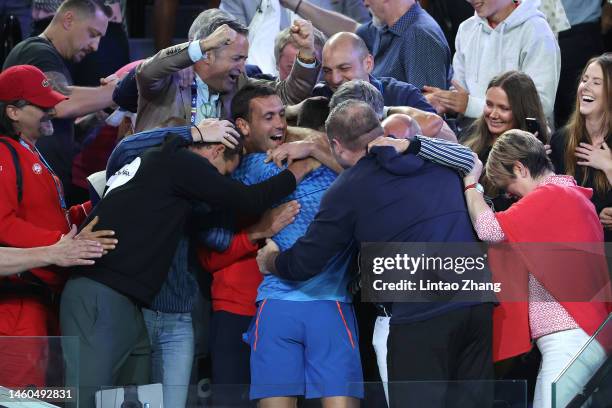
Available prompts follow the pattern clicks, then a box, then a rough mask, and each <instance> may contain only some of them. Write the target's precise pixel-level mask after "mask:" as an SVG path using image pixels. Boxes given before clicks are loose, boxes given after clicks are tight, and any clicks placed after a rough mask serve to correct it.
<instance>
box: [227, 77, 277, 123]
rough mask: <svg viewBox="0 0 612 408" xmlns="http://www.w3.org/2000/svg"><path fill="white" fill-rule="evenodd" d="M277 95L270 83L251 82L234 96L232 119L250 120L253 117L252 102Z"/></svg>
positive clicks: (262, 81) (261, 81) (263, 81)
mask: <svg viewBox="0 0 612 408" xmlns="http://www.w3.org/2000/svg"><path fill="white" fill-rule="evenodd" d="M272 95H276V90H275V89H274V87H273V86H272V85H270V82H269V81H265V80H251V81H249V83H248V84H247V85H246V86H244V87H243V88H242V89H240V90H239V91H238V93H236V95H234V98H233V99H232V107H231V109H232V119H233V120H234V121H235V120H236V119H238V118H242V119H244V120H247V121H248V120H249V117H250V115H251V100H252V99H255V98H262V97H266V96H272Z"/></svg>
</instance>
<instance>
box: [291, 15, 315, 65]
mask: <svg viewBox="0 0 612 408" xmlns="http://www.w3.org/2000/svg"><path fill="white" fill-rule="evenodd" d="M290 31H291V38H292V39H293V41H294V42H295V44H296V45H297V48H298V50H299V56H300V57H301V58H303V59H313V58H314V50H315V47H314V33H313V28H312V23H311V22H310V21H307V20H302V19H296V20H295V21H294V22H293V25H292V26H291V28H290Z"/></svg>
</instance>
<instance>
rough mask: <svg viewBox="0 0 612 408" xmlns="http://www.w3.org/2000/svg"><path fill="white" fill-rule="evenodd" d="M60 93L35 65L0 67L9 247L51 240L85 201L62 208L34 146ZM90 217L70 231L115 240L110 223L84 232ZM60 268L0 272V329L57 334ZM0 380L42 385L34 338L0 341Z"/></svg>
mask: <svg viewBox="0 0 612 408" xmlns="http://www.w3.org/2000/svg"><path fill="white" fill-rule="evenodd" d="M64 100H66V97H65V96H63V95H62V94H60V93H58V92H56V91H54V90H53V88H52V86H51V84H50V81H49V79H48V78H47V77H46V76H45V75H44V74H43V73H42V71H40V70H39V69H38V68H36V67H34V66H31V65H17V66H14V67H11V68H9V69H7V70H5V71H4V72H2V74H0V144H2V145H1V146H0V195H1V196H2V200H0V245H3V246H9V247H16V248H32V247H40V246H47V245H51V244H54V243H56V242H58V241H59V240H60V239H61V238H62V236H64V235H65V234H67V233H68V232H69V231H70V229H71V224H73V223H80V222H81V221H82V220H83V219H84V218H85V217H86V215H87V212H89V211H90V209H91V205H90V204H89V203H86V204H83V205H79V206H74V207H72V208H69V207H68V206H67V205H66V200H65V197H64V192H63V187H62V182H61V180H60V179H59V178H58V176H57V175H56V174H55V173H54V172H53V169H52V168H51V166H49V164H48V162H47V161H46V160H45V158H44V156H43V155H41V154H40V152H39V151H38V149H37V148H36V145H37V142H38V141H39V140H40V139H41V138H43V137H47V136H49V135H51V134H52V133H53V125H52V123H51V119H52V118H53V117H54V114H55V109H54V108H55V106H56V105H57V104H59V103H61V102H63V101H64ZM96 222H97V221H96V220H94V222H92V224H90V225H88V226H87V227H85V228H84V229H83V231H81V232H80V233H79V234H78V235H76V236H75V239H90V240H96V241H99V242H100V243H101V244H102V245H103V247H104V249H106V250H110V249H113V248H114V245H115V243H116V240H115V239H113V238H106V236H108V235H112V233H111V232H110V231H98V232H95V233H92V227H93V225H95V223H96ZM65 278H66V275H65V273H63V272H62V271H61V270H60V269H56V268H36V269H32V270H31V271H29V272H26V273H22V274H20V275H19V276H16V277H11V278H2V279H0V315H1V316H2V319H0V335H1V336H48V335H55V334H57V316H56V314H55V311H54V300H55V299H56V298H57V294H58V293H59V291H60V290H61V288H62V286H63V284H64V281H65ZM0 350H1V351H0V361H2V366H1V368H0V384H2V385H4V386H16V387H21V386H25V385H28V384H36V385H44V384H45V375H46V372H45V371H46V367H45V364H44V363H41V362H39V360H44V354H43V353H44V352H45V350H44V347H43V344H42V343H41V342H40V341H34V343H32V340H27V339H20V341H19V342H17V343H15V347H6V344H5V346H3V347H1V348H0Z"/></svg>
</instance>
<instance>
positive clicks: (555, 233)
mask: <svg viewBox="0 0 612 408" xmlns="http://www.w3.org/2000/svg"><path fill="white" fill-rule="evenodd" d="M591 195H592V190H591V189H587V188H583V187H578V186H575V187H566V186H559V185H553V184H546V185H543V186H540V187H538V188H536V189H535V190H534V191H532V192H531V193H529V195H527V196H525V197H524V198H523V199H521V200H520V201H518V202H517V203H515V204H514V205H512V207H510V208H509V209H508V210H506V211H502V212H499V213H497V214H496V217H497V219H498V221H499V223H500V226H501V228H502V230H503V231H504V234H505V236H506V240H507V241H508V242H509V243H510V244H516V245H510V246H505V247H503V249H502V250H501V251H498V252H495V250H494V251H493V253H492V254H491V256H490V257H489V259H490V261H491V267H492V270H493V272H494V276H495V279H496V280H498V281H502V289H503V288H509V287H510V286H514V287H515V288H517V290H522V293H525V294H526V293H527V285H528V275H529V274H532V275H533V276H534V277H536V278H537V279H538V280H539V281H540V283H542V285H543V286H544V288H546V290H547V291H548V292H549V293H550V294H551V295H553V297H555V299H557V301H558V302H559V303H560V304H561V305H562V306H563V307H564V308H565V309H566V310H567V312H568V313H569V314H570V315H571V316H572V318H573V319H574V320H575V321H576V323H577V324H578V326H580V328H582V329H583V330H584V331H585V332H586V333H587V334H588V335H589V336H592V335H593V334H594V333H595V331H596V330H597V328H598V327H599V325H601V324H602V323H603V321H604V320H605V319H606V317H607V316H608V313H610V311H612V307H611V303H610V302H609V301H610V299H611V294H610V293H611V292H610V280H609V276H608V270H607V265H606V262H605V252H604V246H603V231H602V227H601V223H600V221H599V217H598V216H597V213H596V212H595V208H594V207H593V204H592V203H591V202H590V200H589V199H590V197H591ZM506 251H507V252H506ZM500 269H501V272H502V273H500ZM500 276H501V278H502V279H499V277H500ZM504 278H505V282H504V281H503V280H504ZM521 288H522V289H521ZM505 290H506V289H504V291H505ZM505 296H508V295H505ZM587 300H589V301H587ZM528 313H529V311H528V304H527V302H504V301H503V300H502V303H501V305H500V306H499V307H497V308H496V309H495V312H494V314H493V357H494V360H495V361H498V360H503V359H506V358H510V357H513V356H515V355H519V354H522V353H525V352H527V351H529V350H530V349H531V336H530V331H529V316H528ZM599 340H600V342H602V341H605V342H607V340H605V339H599ZM602 345H603V346H604V347H605V348H608V347H609V346H610V345H609V344H602Z"/></svg>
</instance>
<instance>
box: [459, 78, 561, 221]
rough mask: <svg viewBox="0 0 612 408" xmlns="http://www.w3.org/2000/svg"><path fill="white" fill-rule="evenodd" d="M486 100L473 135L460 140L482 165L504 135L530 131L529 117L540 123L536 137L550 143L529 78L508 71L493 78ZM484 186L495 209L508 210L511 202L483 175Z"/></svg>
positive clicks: (533, 86) (536, 93)
mask: <svg viewBox="0 0 612 408" xmlns="http://www.w3.org/2000/svg"><path fill="white" fill-rule="evenodd" d="M485 98H486V101H485V107H484V109H483V112H482V115H481V116H480V118H478V119H477V120H476V121H475V122H474V125H473V131H472V132H471V133H470V135H469V136H468V137H467V138H466V139H465V140H463V141H461V143H462V144H464V145H466V146H467V147H469V148H470V149H472V151H474V152H475V153H476V154H477V155H478V158H479V159H480V160H481V161H482V162H483V163H486V162H487V158H488V156H489V152H490V151H491V147H492V146H493V143H495V140H496V139H497V138H498V137H499V136H500V135H501V134H502V133H504V132H505V131H507V130H510V129H521V130H528V127H527V120H526V119H527V118H534V119H536V120H537V121H538V123H539V127H540V131H539V132H538V135H537V136H538V138H539V139H540V140H541V141H542V142H543V143H544V144H546V143H548V140H549V131H548V126H547V125H546V117H545V115H544V110H543V109H542V102H541V101H540V97H539V96H538V91H537V89H536V87H535V84H534V83H533V80H532V79H531V78H530V77H529V75H527V74H525V73H523V72H519V71H508V72H505V73H503V74H501V75H499V76H497V77H495V78H493V79H492V80H491V82H490V83H489V86H488V88H487V92H486V95H485ZM481 183H482V184H483V185H484V188H485V192H486V194H487V195H488V196H489V197H492V198H493V203H494V204H495V208H496V209H498V210H505V209H506V208H508V207H509V206H510V204H511V201H510V200H509V199H508V198H507V197H506V196H505V195H504V194H502V193H501V192H500V191H499V190H497V189H496V188H495V187H494V186H493V185H492V183H490V182H487V180H486V178H485V177H484V175H483V176H482V179H481Z"/></svg>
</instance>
